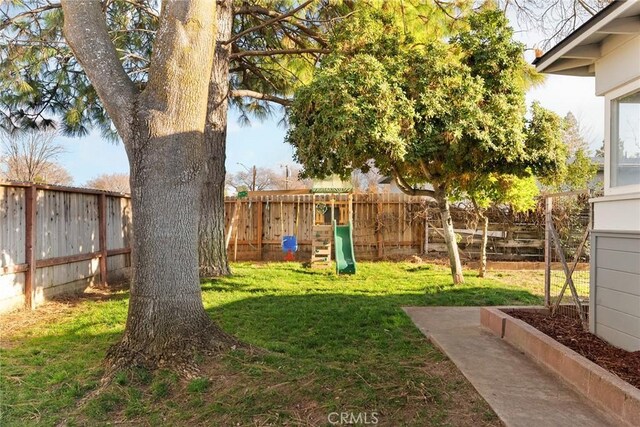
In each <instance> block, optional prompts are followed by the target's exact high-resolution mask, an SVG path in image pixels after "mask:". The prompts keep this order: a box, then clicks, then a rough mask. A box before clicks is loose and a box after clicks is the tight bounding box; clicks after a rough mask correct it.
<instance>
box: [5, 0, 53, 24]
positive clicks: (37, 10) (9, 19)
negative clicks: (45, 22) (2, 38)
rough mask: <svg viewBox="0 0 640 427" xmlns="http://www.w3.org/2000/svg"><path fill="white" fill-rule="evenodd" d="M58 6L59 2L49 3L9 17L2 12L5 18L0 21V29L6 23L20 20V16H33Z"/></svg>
mask: <svg viewBox="0 0 640 427" xmlns="http://www.w3.org/2000/svg"><path fill="white" fill-rule="evenodd" d="M60 7H61V6H60V3H49V4H46V5H44V6H41V7H37V8H35V9H28V10H25V11H24V12H22V13H19V14H17V15H14V16H11V17H9V16H8V14H7V13H6V12H3V15H5V16H6V18H5V19H3V20H2V23H0V30H2V29H4V28H5V27H7V26H8V25H11V24H13V23H14V22H17V21H19V20H21V19H22V18H32V17H33V16H35V15H39V14H40V13H42V12H46V11H48V10H52V9H59V8H60Z"/></svg>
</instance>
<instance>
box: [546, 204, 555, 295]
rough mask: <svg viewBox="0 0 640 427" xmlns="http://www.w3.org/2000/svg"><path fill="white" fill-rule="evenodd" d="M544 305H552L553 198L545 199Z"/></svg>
mask: <svg viewBox="0 0 640 427" xmlns="http://www.w3.org/2000/svg"><path fill="white" fill-rule="evenodd" d="M544 202H545V203H544V205H545V207H544V305H545V306H546V307H550V306H551V258H552V252H551V251H552V250H553V249H552V246H551V245H552V242H551V239H552V236H551V226H552V225H553V199H552V198H551V197H545V199H544Z"/></svg>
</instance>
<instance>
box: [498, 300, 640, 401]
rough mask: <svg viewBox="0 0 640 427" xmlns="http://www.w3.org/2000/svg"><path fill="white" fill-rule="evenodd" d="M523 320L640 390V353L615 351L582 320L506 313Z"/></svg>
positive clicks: (559, 315)
mask: <svg viewBox="0 0 640 427" xmlns="http://www.w3.org/2000/svg"><path fill="white" fill-rule="evenodd" d="M503 311H504V312H505V313H507V314H509V315H510V316H512V317H515V318H516V319H520V320H523V321H525V322H527V323H528V324H529V325H531V326H533V327H534V328H536V329H537V330H539V331H541V332H543V333H544V334H545V335H548V336H550V337H551V338H553V339H554V340H556V341H558V342H559V343H560V344H564V345H566V346H567V347H569V348H570V349H571V350H573V351H575V352H577V353H578V354H580V355H581V356H584V357H586V358H587V359H589V360H590V361H592V362H594V363H596V364H598V365H599V366H601V367H603V368H604V369H606V370H607V371H609V372H611V373H614V374H616V375H617V376H619V377H620V378H622V379H623V380H625V381H626V382H628V383H629V384H631V385H632V386H634V387H636V388H638V389H640V351H635V352H630V351H625V350H622V349H619V348H617V347H614V346H613V345H611V344H609V343H608V342H606V341H604V340H603V339H601V338H599V337H597V336H596V335H594V334H592V333H591V332H588V331H585V330H584V328H583V327H582V324H581V323H580V320H579V319H574V318H571V317H569V316H565V315H561V314H558V315H556V316H554V317H551V316H549V315H548V314H547V313H543V312H539V311H528V310H503Z"/></svg>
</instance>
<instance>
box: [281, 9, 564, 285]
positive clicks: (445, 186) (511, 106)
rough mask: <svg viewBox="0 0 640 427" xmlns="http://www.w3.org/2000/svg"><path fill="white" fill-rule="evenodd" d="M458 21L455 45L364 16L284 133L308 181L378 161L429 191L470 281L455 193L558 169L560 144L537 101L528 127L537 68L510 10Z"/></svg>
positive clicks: (456, 261)
mask: <svg viewBox="0 0 640 427" xmlns="http://www.w3.org/2000/svg"><path fill="white" fill-rule="evenodd" d="M458 22H459V24H460V25H461V27H462V28H456V29H454V30H452V32H453V34H451V35H450V37H449V38H448V41H443V40H444V38H443V37H434V38H431V39H428V40H423V41H422V42H420V43H416V42H415V37H414V36H413V35H412V34H410V33H408V32H406V31H404V28H403V27H402V26H400V25H398V23H397V18H396V17H395V16H393V15H390V14H388V13H385V11H384V10H363V11H362V12H361V13H359V14H358V16H357V17H356V18H354V19H352V20H350V21H349V22H347V23H345V25H344V26H343V27H342V28H340V30H339V31H337V33H338V34H340V37H339V38H337V39H334V40H332V42H333V43H334V44H335V47H334V49H335V53H333V54H330V55H328V57H327V58H326V60H324V61H323V62H322V64H321V70H320V71H319V72H318V73H317V74H316V75H315V76H314V80H313V81H312V83H311V84H310V85H308V86H306V87H303V88H301V89H300V90H298V91H297V92H296V97H295V101H294V104H293V106H292V108H291V112H290V116H289V120H290V124H291V128H290V130H289V132H288V135H287V140H288V141H289V142H290V143H291V144H292V145H293V146H294V148H295V153H296V154H295V155H296V157H297V159H298V160H299V161H300V162H301V163H302V164H303V165H304V166H305V173H306V174H307V175H309V176H326V175H328V174H331V173H338V174H340V175H342V176H343V177H346V176H347V175H349V174H350V173H351V171H352V170H354V169H362V170H365V171H366V170H367V168H368V167H369V165H370V164H371V161H373V164H374V165H375V167H376V168H378V169H379V170H380V171H381V172H382V173H385V174H390V175H392V176H393V177H394V178H395V180H396V182H397V183H398V185H399V187H400V188H401V189H402V190H403V191H404V192H406V193H408V194H413V195H419V194H421V191H420V190H418V189H416V188H415V184H418V183H424V182H430V183H431V184H433V186H434V189H435V197H436V200H437V201H438V205H439V209H440V214H441V217H442V222H443V229H444V235H445V240H446V242H447V246H448V249H449V258H450V263H451V270H452V276H453V281H454V283H460V282H462V281H463V276H462V268H461V263H460V257H459V254H458V249H457V244H456V239H455V234H454V232H453V224H452V220H451V214H450V211H449V200H450V198H451V197H452V195H454V194H455V193H457V192H460V191H463V190H465V188H466V186H467V185H469V183H470V182H473V179H474V178H475V177H483V176H485V175H489V174H491V173H497V174H513V175H517V176H528V175H530V174H531V173H536V174H537V173H541V174H544V175H548V174H550V173H553V171H555V170H556V169H557V168H559V167H561V166H560V165H558V164H557V158H560V157H561V156H559V155H558V153H556V150H557V149H558V148H559V147H562V142H561V140H560V136H559V133H558V132H559V128H558V127H556V128H554V125H555V124H557V121H556V120H554V116H553V115H552V114H551V113H549V112H547V111H546V110H544V109H542V107H540V106H538V105H534V106H533V110H532V115H531V116H532V119H530V120H529V121H527V120H525V112H526V108H525V104H524V95H525V89H526V87H527V85H528V84H530V82H531V80H532V79H533V78H534V77H535V73H534V72H533V70H532V69H531V67H530V66H529V65H528V64H527V63H526V62H525V61H524V58H523V46H522V45H521V44H519V43H516V42H514V41H513V31H512V29H511V28H510V27H509V26H508V24H507V20H506V18H505V17H504V15H503V14H502V13H501V12H499V11H497V10H495V9H492V8H485V10H483V11H481V12H480V13H470V14H468V15H466V16H464V17H463V18H460V19H459V20H458ZM563 164H564V162H563Z"/></svg>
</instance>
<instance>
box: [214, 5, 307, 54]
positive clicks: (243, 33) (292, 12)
mask: <svg viewBox="0 0 640 427" xmlns="http://www.w3.org/2000/svg"><path fill="white" fill-rule="evenodd" d="M314 1H316V0H307V1H305V2H304V3H302V4H301V5H300V6H298V7H296V8H294V9H291V10H290V11H289V12H287V13H283V14H281V15H278V16H276V17H274V18H272V19H269V20H267V21H264V22H263V23H262V24H259V25H256V26H255V27H251V28H247V29H246V30H244V31H241V32H239V33H238V34H236V35H235V36H233V37H231V38H230V39H229V40H227V41H226V42H224V43H223V44H225V45H227V44H230V43H233V42H235V41H236V40H238V39H240V38H242V37H244V36H246V35H247V34H250V33H253V32H254V31H258V30H259V29H261V28H264V27H268V26H269V25H271V24H275V23H276V22H279V21H282V20H284V19H286V18H288V17H290V16H293V15H295V14H296V13H297V12H298V11H300V10H302V9H304V8H305V7H307V6H308V5H310V4H311V3H313V2H314Z"/></svg>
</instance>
